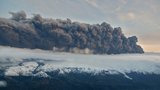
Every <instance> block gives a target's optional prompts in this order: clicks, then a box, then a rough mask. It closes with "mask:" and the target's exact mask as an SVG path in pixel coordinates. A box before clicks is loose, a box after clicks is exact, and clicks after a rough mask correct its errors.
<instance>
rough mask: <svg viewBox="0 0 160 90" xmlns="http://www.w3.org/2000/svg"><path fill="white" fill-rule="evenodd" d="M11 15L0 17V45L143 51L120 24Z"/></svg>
mask: <svg viewBox="0 0 160 90" xmlns="http://www.w3.org/2000/svg"><path fill="white" fill-rule="evenodd" d="M10 14H11V15H12V18H10V19H7V18H0V45H6V46H13V47H20V48H39V49H45V50H52V49H53V50H55V51H67V52H74V53H95V54H96V53H99V54H104V53H107V54H119V53H144V51H143V49H142V48H141V46H139V45H137V44H136V43H137V41H138V39H137V37H136V36H131V37H128V38H127V37H126V36H125V35H124V34H123V33H122V30H121V28H120V27H116V28H113V27H111V25H110V24H108V23H105V22H103V23H102V24H94V25H90V24H86V23H79V22H72V21H71V20H70V19H67V20H61V19H48V18H42V17H41V16H40V15H39V14H35V15H34V16H33V17H32V18H27V15H26V13H25V12H24V11H20V12H17V13H14V12H10Z"/></svg>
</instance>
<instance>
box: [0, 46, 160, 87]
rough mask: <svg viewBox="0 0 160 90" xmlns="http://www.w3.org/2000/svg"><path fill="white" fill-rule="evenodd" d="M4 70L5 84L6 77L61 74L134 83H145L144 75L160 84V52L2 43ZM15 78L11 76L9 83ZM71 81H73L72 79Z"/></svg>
mask: <svg viewBox="0 0 160 90" xmlns="http://www.w3.org/2000/svg"><path fill="white" fill-rule="evenodd" d="M0 71H1V73H0V76H1V77H2V78H0V81H3V82H4V81H5V80H6V82H5V83H7V80H8V78H7V79H6V77H35V78H37V77H38V78H52V79H53V78H55V77H58V79H59V77H61V78H62V76H63V77H65V78H66V77H77V79H76V80H83V79H84V78H85V77H88V78H87V79H89V78H90V77H94V78H93V80H94V79H95V78H97V77H100V76H101V77H103V79H100V80H101V81H103V80H106V78H108V77H109V79H107V80H109V81H111V80H112V79H113V80H114V79H116V80H115V82H119V81H121V80H127V81H128V82H132V83H133V82H135V81H136V80H144V81H143V82H145V79H144V78H150V79H151V80H152V81H154V80H158V81H156V82H155V84H154V85H155V86H158V85H159V84H158V83H157V82H160V80H159V77H160V54H148V53H147V54H119V55H92V54H73V53H65V52H63V53H62V52H53V51H43V50H39V49H35V50H30V49H19V48H11V47H3V46H1V47H0ZM78 76H79V77H78ZM112 76H113V77H112ZM4 77H5V78H4ZM16 79H17V78H16ZM87 79H84V81H85V80H86V81H87ZM110 79H111V80H110ZM150 79H149V80H150ZM12 80H13V79H9V80H8V82H11V81H12ZM68 80H71V81H72V79H68ZM97 80H99V78H98V79H97ZM117 80H118V81H117ZM134 80H135V81H134ZM147 80H148V79H147ZM73 82H74V80H73ZM95 82H96V81H95ZM106 82H107V81H105V82H103V83H106ZM143 82H141V84H142V83H143ZM17 83H18V81H17ZM148 83H149V82H148ZM137 84H138V83H137ZM141 84H140V85H141ZM131 85H132V84H131ZM147 85H148V84H147ZM115 86H116V85H115ZM151 87H152V86H151ZM106 90H111V89H106ZM123 90H125V89H123ZM127 90H128V89H127ZM135 90H136V89H135ZM144 90H150V89H144ZM152 90H156V89H152Z"/></svg>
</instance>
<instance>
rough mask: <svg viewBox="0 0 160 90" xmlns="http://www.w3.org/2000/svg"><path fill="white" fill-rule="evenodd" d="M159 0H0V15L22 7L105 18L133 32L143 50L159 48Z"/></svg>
mask: <svg viewBox="0 0 160 90" xmlns="http://www.w3.org/2000/svg"><path fill="white" fill-rule="evenodd" d="M159 9H160V0H0V17H10V16H9V14H8V12H9V11H13V12H14V11H15V12H17V11H20V10H24V11H25V12H26V13H27V14H28V17H30V16H31V15H32V14H34V13H38V14H41V15H42V16H43V17H49V18H60V19H66V18H70V19H71V20H73V21H80V22H85V23H90V24H94V23H102V22H104V21H105V22H107V23H109V24H111V25H112V26H113V27H118V26H120V27H121V28H122V29H123V32H124V33H125V34H126V35H129V36H130V35H136V36H138V38H139V44H141V45H142V46H143V48H144V49H145V51H154V52H157V51H160V40H159V39H160V10H159Z"/></svg>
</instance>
